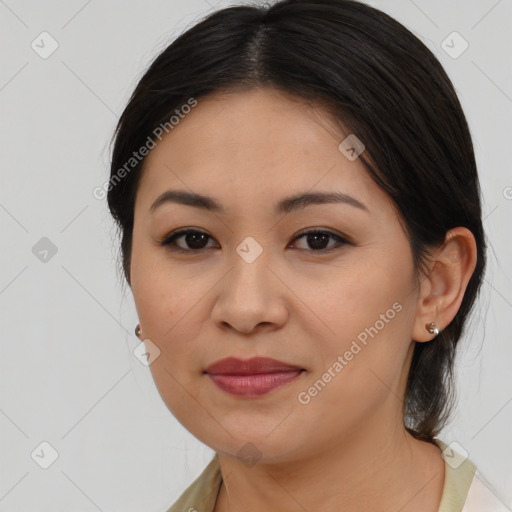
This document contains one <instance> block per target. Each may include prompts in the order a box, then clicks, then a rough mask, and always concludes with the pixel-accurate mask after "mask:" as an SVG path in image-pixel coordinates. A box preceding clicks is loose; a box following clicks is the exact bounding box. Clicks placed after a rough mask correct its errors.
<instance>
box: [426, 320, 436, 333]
mask: <svg viewBox="0 0 512 512" xmlns="http://www.w3.org/2000/svg"><path fill="white" fill-rule="evenodd" d="M425 328H426V329H427V331H428V332H429V333H430V334H435V335H436V336H437V335H438V334H439V329H438V328H437V325H436V323H435V322H430V323H429V324H426V325H425Z"/></svg>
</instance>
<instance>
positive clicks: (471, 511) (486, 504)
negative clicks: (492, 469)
mask: <svg viewBox="0 0 512 512" xmlns="http://www.w3.org/2000/svg"><path fill="white" fill-rule="evenodd" d="M482 510H485V512H510V510H511V508H510V507H509V506H507V505H506V504H505V501H504V499H503V498H502V497H501V496H500V494H499V492H498V491H496V490H495V489H494V488H493V486H492V485H491V484H490V483H489V482H488V481H487V480H486V479H485V478H484V477H483V475H482V474H481V473H480V471H478V469H477V470H476V472H475V476H474V478H473V481H472V482H471V486H470V488H469V491H468V495H467V498H466V502H465V503H464V508H463V509H462V512H480V511H482Z"/></svg>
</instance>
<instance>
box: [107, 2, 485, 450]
mask: <svg viewBox="0 0 512 512" xmlns="http://www.w3.org/2000/svg"><path fill="white" fill-rule="evenodd" d="M258 86H270V87H274V88H277V89H279V90H281V91H284V92H286V93H289V94H293V95H295V96H297V97H301V98H303V99H304V100H305V101H310V100H311V101H316V102H319V104H320V103H321V104H322V105H323V106H325V108H326V109H328V110H329V112H330V113H331V114H332V115H333V116H335V118H336V119H338V120H339V122H340V126H343V127H344V128H345V129H346V130H348V133H353V134H355V135H356V136H357V137H358V138H359V139H360V140H361V141H363V143H364V144H365V146H366V150H365V152H364V153H363V154H361V156H360V157H359V158H361V161H362V162H363V164H364V165H365V167H366V169H367V171H368V173H369V175H370V176H371V177H372V179H373V180H374V181H375V182H376V183H377V185H379V186H380V187H381V188H382V189H383V190H384V191H385V192H386V193H387V194H388V195H389V196H390V198H391V199H392V201H393V202H394V205H395V207H396V209H397V211H398V212H399V214H400V218H401V222H402V224H403V226H404V229H405V232H406V233H407V235H408V237H409V240H410V245H411V251H412V254H413V257H414V263H415V270H416V275H417V277H418V279H419V278H420V276H421V270H422V268H423V265H424V263H425V261H426V258H427V257H428V255H429V249H431V248H433V247H436V246H438V245H439V244H441V243H443V242H444V238H445V234H446V232H447V231H448V230H449V229H451V228H453V227H456V226H465V227H466V228H468V229H469V230H470V231H471V232H472V233H473V235H474V237H475V240H476V246H477V258H478V260H477V265H476V268H475V271H474V273H473V275H472V277H471V279H470V281H469V284H468V286H467V289H466V292H465V295H464V299H463V301H462V304H461V306H460V309H459V311H458V312H457V314H456V316H455V318H454V319H453V321H452V322H451V323H450V324H449V325H447V326H445V327H444V329H443V330H442V331H441V333H440V334H439V335H438V336H437V337H436V338H435V340H434V341H432V342H429V343H416V346H415V348H414V355H413V359H412V363H411V367H410V371H409V377H408V382H407V388H406V394H405V402H404V421H405V425H406V428H407V429H408V431H409V432H410V433H411V434H412V435H414V436H415V437H416V438H418V439H424V440H429V441H432V438H433V437H434V436H436V435H437V434H438V433H439V432H440V430H441V429H442V428H443V426H444V425H445V423H446V422H447V421H448V419H449V416H450V413H451V410H452V408H453V404H454V399H455V394H454V378H453V363H454V356H455V348H456V346H457V343H458V341H459V338H460V336H461V333H462V329H463V327H464V323H465V321H466V319H467V317H468V315H469V313H470V311H471V309H472V307H473V305H474V303H475V300H476V297H477V294H478V291H479V288H480V285H481V283H482V279H483V273H484V269H485V264H486V256H485V249H486V242H485V235H484V231H483V226H482V213H481V204H480V185H479V181H478V175H477V169H476V163H475V156H474V151H473V144H472V140H471V135H470V132H469V128H468V124H467V121H466V118H465V115H464V113H463V111H462V107H461V105H460V102H459V100H458V98H457V95H456V93H455V91H454V87H453V85H452V83H451V81H450V79H449V78H448V76H447V74H446V72H445V71H444V70H443V68H442V66H441V64H440V63H439V61H438V60H437V59H436V57H435V56H434V55H433V54H432V52H431V51H430V50H429V49H428V48H427V47H426V46H425V45H424V44H423V43H422V42H421V41H420V40H419V39H418V38H417V37H415V36H414V35H413V34H412V33H411V32H410V31H409V30H408V29H406V28H405V27H404V26H403V25H402V24H400V23H399V22H397V21H396V20H394V19H393V18H391V17H390V16H388V15H386V14H385V13H383V12H381V11H379V10H378V9H375V8H372V7H370V6H368V5H365V4H363V3H361V2H358V1H354V0H282V1H278V2H276V3H275V4H273V5H270V6H269V5H265V6H262V5H253V6H248V5H244V6H235V7H229V8H225V9H222V10H219V11H216V12H214V13H212V14H210V15H208V16H207V17H205V18H204V19H203V20H201V21H200V22H198V23H197V24H196V25H194V26H193V27H192V28H190V29H189V30H187V31H186V32H185V33H183V34H182V35H181V36H179V37H178V38H177V39H176V40H175V41H174V42H172V44H170V45H169V46H168V47H167V48H166V49H165V50H164V51H163V52H162V53H161V54H159V55H158V56H157V58H156V59H155V60H154V61H153V62H152V64H151V65H150V66H149V68H148V69H147V71H146V72H145V74H144V76H143V77H142V78H141V80H140V81H139V83H138V84H137V86H136V88H135V91H134V92H133V94H132V96H131V98H130V100H129V102H128V105H127V106H126V108H125V110H124V112H123V113H122V115H121V118H120V119H119V123H118V125H117V128H116V131H115V133H114V135H115V145H114V149H113V156H112V165H111V178H110V182H109V186H108V196H107V198H108V206H109V208H110V211H111V213H112V216H113V218H114V219H115V221H116V223H117V225H118V227H119V229H120V234H121V255H122V267H123V271H124V275H125V277H126V279H127V281H128V283H130V255H131V244H132V230H133V220H134V219H133V217H134V204H135V197H136V193H137V188H138V183H139V180H140V176H141V173H142V170H143V164H144V159H141V161H140V162H139V161H137V162H135V163H134V164H133V165H132V168H130V169H129V170H128V171H127V172H124V173H122V175H123V176H122V179H120V172H119V171H120V169H121V168H124V169H125V171H126V169H127V168H126V163H127V162H128V161H130V159H131V158H132V155H133V152H134V151H135V150H137V149H139V148H141V147H143V146H144V145H147V144H148V141H149V140H150V139H151V136H152V134H155V129H156V128H157V127H158V126H161V125H163V124H165V123H167V125H168V124H169V123H168V122H169V119H170V117H171V116H172V115H173V114H174V113H175V112H176V110H177V109H180V108H181V107H182V106H183V105H186V104H187V103H190V99H191V98H195V99H196V101H197V100H199V101H200V98H201V97H205V96H206V95H208V94H212V93H215V92H226V91H233V90H238V91H243V90H248V89H250V88H252V87H258ZM248 122H249V121H248ZM166 131H167V130H166ZM418 282H419V281H418Z"/></svg>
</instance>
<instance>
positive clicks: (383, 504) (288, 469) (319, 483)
mask: <svg viewBox="0 0 512 512" xmlns="http://www.w3.org/2000/svg"><path fill="white" fill-rule="evenodd" d="M374 425H375V424H374ZM369 430H370V432H364V431H358V432H357V433H355V434H352V435H350V436H345V437H344V438H343V439H338V440H335V442H333V443H332V445H330V446H329V447H328V449H326V451H325V452H324V453H315V454H314V455H310V456H305V457H301V458H300V459H298V458H297V459H295V460H290V461H286V462H280V463H277V464H276V463H258V464H256V465H254V466H252V467H247V466H245V465H244V464H243V463H242V462H241V461H239V460H237V459H233V458H229V457H225V456H221V455H219V462H220V466H221V472H222V475H223V484H222V487H221V489H220V492H219V496H218V499H217V503H216V506H215V512H238V511H240V510H244V512H253V511H254V512H256V511H258V512H259V511H261V510H266V511H269V512H272V511H274V510H275V511H278V510H279V511H281V512H299V511H300V512H304V510H306V511H312V510H322V511H323V512H331V511H332V512H334V511H336V512H339V511H340V510H343V512H360V511H361V510H397V511H400V512H437V511H438V508H439V503H440V501H441V495H442V490H443V485H444V461H443V459H442V457H441V451H440V450H439V448H438V447H437V446H435V445H433V444H431V443H428V442H425V441H418V440H416V439H414V438H413V437H412V436H411V435H410V434H409V433H408V432H407V431H406V430H405V428H404V427H403V428H402V429H396V430H395V431H394V432H390V433H389V435H384V433H383V431H382V429H380V428H379V430H378V435H376V429H375V428H374V429H373V431H372V429H369Z"/></svg>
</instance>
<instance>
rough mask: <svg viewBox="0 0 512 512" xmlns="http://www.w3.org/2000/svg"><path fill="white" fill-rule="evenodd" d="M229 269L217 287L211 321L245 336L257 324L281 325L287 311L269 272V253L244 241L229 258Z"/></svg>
mask: <svg viewBox="0 0 512 512" xmlns="http://www.w3.org/2000/svg"><path fill="white" fill-rule="evenodd" d="M229 266H230V268H231V270H230V272H229V273H228V275H226V278H225V280H223V282H222V284H221V287H220V291H219V295H218V296H217V299H216V303H215V305H214V308H213V311H212V319H213V320H214V321H215V322H216V323H217V324H218V325H221V324H222V325H226V324H229V325H231V327H233V328H235V329H236V330H239V331H243V332H246V333H247V332H250V331H251V330H252V329H253V328H254V327H255V326H256V325H258V324H262V323H264V324H269V323H270V324H275V325H279V324H281V323H282V322H284V321H285V319H286V314H287V309H286V307H285V305H284V303H283V300H282V299H283V298H282V297H280V295H279V294H280V287H279V285H278V282H277V280H276V277H275V276H274V275H273V273H272V272H271V270H270V268H269V267H270V266H271V262H270V258H269V251H265V250H264V249H263V247H262V245H260V244H259V243H258V242H256V240H255V239H251V237H248V239H244V240H243V241H242V242H241V243H240V244H239V245H238V246H237V247H236V250H235V251H234V253H233V254H231V255H230V262H229ZM281 291H282V290H281ZM275 325H274V326H275Z"/></svg>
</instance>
